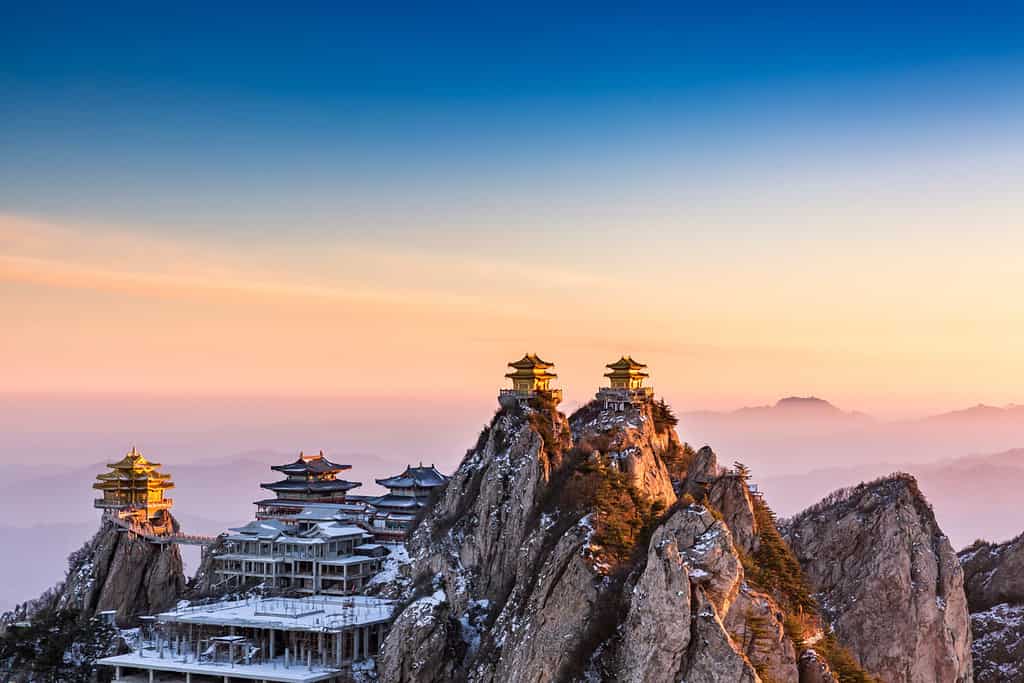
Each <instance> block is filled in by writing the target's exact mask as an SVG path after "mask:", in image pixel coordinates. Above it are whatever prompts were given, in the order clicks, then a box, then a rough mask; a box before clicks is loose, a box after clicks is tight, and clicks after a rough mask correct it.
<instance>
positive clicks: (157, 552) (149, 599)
mask: <svg viewBox="0 0 1024 683" xmlns="http://www.w3.org/2000/svg"><path fill="white" fill-rule="evenodd" d="M161 515H166V517H165V518H164V519H163V520H162V521H160V522H159V523H158V524H157V525H156V526H157V527H161V528H173V529H175V530H177V528H178V526H177V522H176V521H175V520H174V518H173V517H172V516H171V515H170V513H168V512H166V511H164V512H161ZM184 589H185V574H184V569H183V567H182V562H181V554H180V553H179V552H178V547H177V546H176V545H173V544H164V545H158V544H154V543H150V542H148V541H146V540H145V539H143V538H141V537H139V536H136V535H135V534H132V533H129V532H127V531H125V530H124V529H122V528H121V527H119V526H117V525H115V524H113V523H112V522H109V521H103V522H102V524H101V526H100V530H99V531H98V532H97V533H96V535H95V536H93V537H92V538H91V539H90V540H89V541H88V542H86V543H85V545H83V546H82V547H81V548H80V549H79V550H77V551H75V552H74V553H72V555H71V556H70V557H69V558H68V573H67V577H66V578H65V579H64V582H63V583H61V584H58V585H57V586H55V587H54V588H53V589H51V590H49V591H47V593H46V594H44V595H43V596H42V598H40V599H39V600H38V601H36V602H35V603H34V604H33V605H31V607H30V608H29V610H28V611H29V612H32V611H36V610H38V609H42V608H55V609H74V610H78V611H80V613H81V615H82V618H89V617H92V616H93V615H95V614H96V613H98V612H102V611H106V610H116V612H117V620H118V623H119V624H122V625H127V624H130V623H131V622H132V621H133V620H134V618H135V617H137V616H139V615H143V614H153V613H155V612H158V611H160V610H163V609H166V608H168V607H171V606H173V605H174V604H175V602H176V601H177V600H178V598H179V596H181V594H182V592H183V591H184Z"/></svg>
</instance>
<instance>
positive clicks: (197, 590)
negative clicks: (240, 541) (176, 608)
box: [182, 534, 231, 600]
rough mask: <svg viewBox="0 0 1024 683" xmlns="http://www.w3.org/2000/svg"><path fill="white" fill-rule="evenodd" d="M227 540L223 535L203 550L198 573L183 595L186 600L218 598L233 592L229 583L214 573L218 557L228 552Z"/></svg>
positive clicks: (190, 581) (189, 582) (197, 569)
mask: <svg viewBox="0 0 1024 683" xmlns="http://www.w3.org/2000/svg"><path fill="white" fill-rule="evenodd" d="M225 538H226V537H225V535H224V534H221V535H220V536H218V537H217V539H216V540H215V541H214V542H213V543H211V544H210V545H208V546H206V547H205V548H204V549H203V554H202V557H201V558H200V560H199V566H198V567H197V568H196V573H195V574H194V575H193V576H192V578H191V579H189V580H188V585H187V586H186V589H185V592H184V594H183V595H182V597H183V598H185V599H186V600H201V599H205V598H212V597H218V596H221V595H225V594H228V593H230V592H231V591H230V588H229V586H228V583H227V581H225V580H224V579H223V578H220V577H219V576H218V575H217V572H215V571H214V562H215V559H216V557H217V556H218V555H221V554H223V553H225V552H226V551H227V541H226V540H225Z"/></svg>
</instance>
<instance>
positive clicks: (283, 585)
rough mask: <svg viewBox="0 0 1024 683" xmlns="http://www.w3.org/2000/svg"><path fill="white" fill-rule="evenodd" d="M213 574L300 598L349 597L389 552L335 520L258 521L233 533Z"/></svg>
mask: <svg viewBox="0 0 1024 683" xmlns="http://www.w3.org/2000/svg"><path fill="white" fill-rule="evenodd" d="M225 540H226V542H227V548H228V552H226V553H224V554H221V555H218V556H216V558H215V559H214V562H215V570H216V572H217V573H218V575H219V576H220V577H221V578H222V579H223V580H224V581H226V582H227V584H228V585H229V586H230V585H238V586H245V585H255V584H263V585H264V586H265V587H266V588H269V589H276V590H286V591H292V592H298V593H322V594H328V595H349V594H352V593H355V592H358V591H359V590H360V589H361V588H363V586H365V585H366V583H367V582H368V581H369V580H370V578H371V577H372V576H373V575H374V574H376V573H377V572H378V571H380V567H381V563H382V562H383V560H382V558H383V557H384V556H385V555H387V549H386V548H385V547H384V546H382V545H378V544H375V543H373V542H372V541H373V536H372V534H370V533H368V532H367V531H366V530H365V529H363V528H361V527H358V526H355V525H353V524H346V523H345V522H342V521H338V520H336V519H328V520H322V521H313V520H308V521H306V522H296V523H291V524H286V523H284V522H282V521H280V520H276V519H266V520H256V521H254V522H250V523H249V524H246V525H245V526H243V527H237V528H235V529H231V533H230V534H228V535H227V537H226V539H225Z"/></svg>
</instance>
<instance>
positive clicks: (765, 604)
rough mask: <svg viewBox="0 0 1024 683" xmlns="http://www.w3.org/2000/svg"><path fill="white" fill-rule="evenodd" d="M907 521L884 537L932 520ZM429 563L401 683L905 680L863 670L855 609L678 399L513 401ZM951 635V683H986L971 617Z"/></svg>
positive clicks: (429, 547)
mask: <svg viewBox="0 0 1024 683" xmlns="http://www.w3.org/2000/svg"><path fill="white" fill-rule="evenodd" d="M888 504H889V502H887V501H881V502H880V503H879V505H881V506H886V505H888ZM904 520H906V523H907V524H909V525H910V526H908V527H907V528H905V529H904V528H903V527H902V525H903V524H904ZM893 523H894V524H896V525H897V527H896V528H895V529H890V530H883V529H878V528H873V529H869V530H866V531H865V532H864V533H865V534H866V535H867V538H866V539H865V540H866V541H871V538H870V536H871V534H872V533H876V532H877V533H882V532H886V533H888V532H890V531H891V532H893V533H898V534H899V533H910V532H912V531H913V528H912V527H913V525H914V524H916V523H917V522H916V521H915V520H912V519H910V518H906V516H903V515H897V519H894V520H893ZM922 538H927V533H926V534H925V536H922ZM867 547H870V543H868V545H867ZM940 550H942V549H940ZM410 554H411V557H412V562H411V564H410V565H409V566H408V567H407V568H406V569H407V572H408V577H407V578H408V581H407V583H406V584H405V585H406V588H405V590H404V593H405V594H404V600H405V605H404V608H403V609H401V610H400V611H399V613H398V614H397V617H396V620H395V623H394V625H393V628H392V630H391V632H390V634H389V636H388V638H387V640H386V642H385V646H384V651H383V655H382V657H381V661H380V663H379V672H380V680H382V681H389V682H390V681H396V682H397V681H481V682H483V681H488V682H490V681H493V682H499V681H502V682H504V681H509V682H517V681H522V682H526V681H529V682H530V683H537V682H543V681H636V682H640V681H687V683H703V682H711V681H765V682H769V681H772V682H782V681H792V682H797V681H823V682H824V681H869V680H875V679H874V678H873V677H872V676H871V674H872V673H877V674H880V675H881V678H879V679H878V680H886V679H885V677H884V676H885V675H886V673H887V672H888V671H889V669H885V670H878V671H865V670H864V669H863V668H862V667H861V666H860V665H859V664H858V663H857V662H858V659H857V658H855V657H854V656H852V655H851V654H850V652H849V651H848V650H847V649H846V647H845V646H844V644H843V643H841V642H840V640H839V639H838V638H837V635H836V633H838V635H839V637H842V635H843V631H837V632H833V631H832V629H831V628H830V625H829V624H828V623H827V621H826V618H839V617H842V616H843V615H842V614H840V613H836V612H834V611H828V612H825V613H823V612H822V610H821V609H820V608H819V606H818V603H817V601H816V599H815V597H814V595H813V592H812V587H811V584H809V583H808V581H807V579H806V578H805V577H804V573H803V569H802V567H801V565H800V562H799V561H798V559H797V557H796V556H794V554H793V553H792V551H791V550H790V548H789V546H788V545H787V544H786V542H785V541H784V540H783V538H782V536H781V535H780V534H779V532H778V530H777V528H776V525H775V520H774V516H773V515H772V513H771V510H770V509H769V508H768V506H767V504H766V503H765V502H764V501H763V500H762V499H761V498H760V497H758V496H756V495H752V494H751V493H750V491H749V487H748V486H747V483H746V472H745V471H744V469H743V468H742V467H740V468H738V469H733V470H724V469H723V468H721V467H720V466H719V465H718V463H717V459H716V457H715V454H714V453H713V452H712V451H711V449H709V448H707V447H705V448H703V449H701V450H700V451H697V452H694V451H693V450H692V449H690V448H689V447H688V446H686V445H685V444H683V443H681V442H680V440H679V438H678V436H677V435H676V431H675V418H674V417H673V415H672V412H671V410H670V409H669V408H668V407H667V406H666V405H665V404H664V403H645V404H642V405H640V406H632V407H627V409H626V410H625V411H622V412H613V411H609V410H605V409H604V408H603V406H602V405H601V404H599V403H596V402H594V403H590V404H588V405H586V406H584V407H583V408H581V409H580V410H579V411H577V413H575V414H574V415H573V416H572V417H571V418H569V419H566V418H565V417H564V416H563V415H562V414H560V413H559V412H557V411H556V410H555V409H554V407H553V406H551V405H544V404H541V403H536V402H535V403H534V404H533V405H532V407H525V408H524V407H518V406H516V407H510V408H503V409H502V410H500V411H499V412H498V413H497V414H496V415H495V416H494V419H493V420H492V421H491V423H490V424H489V425H488V426H487V427H486V428H485V429H484V430H483V432H482V433H481V434H480V438H479V440H478V442H477V444H476V445H475V446H474V447H473V448H472V449H470V450H469V451H468V452H467V454H466V456H465V458H464V459H463V461H462V463H461V465H460V466H459V468H458V470H457V471H456V472H455V474H454V475H453V476H452V479H451V481H450V482H449V484H448V487H447V489H446V490H445V491H444V494H443V497H442V499H441V500H440V501H439V503H438V504H437V505H436V506H435V508H434V509H433V510H432V511H431V512H430V513H429V514H428V515H427V516H426V518H425V519H424V520H423V521H422V523H421V524H420V525H419V527H418V528H417V529H416V531H415V533H414V535H413V538H412V540H411V547H410ZM942 557H943V559H945V554H942ZM872 560H873V558H872V557H871V553H870V552H868V553H866V556H865V557H863V558H861V560H860V561H862V562H863V563H865V565H867V564H868V563H870V562H871V561H872ZM949 570H950V571H953V570H952V569H951V568H949ZM948 584H949V585H948V586H943V590H945V591H946V592H945V593H944V594H943V595H944V599H945V600H946V601H947V604H949V605H952V607H953V609H959V608H960V607H959V606H961V605H963V604H964V601H963V593H962V586H961V584H960V583H958V582H957V581H956V580H955V578H954V579H952V580H950V581H949V582H948ZM401 587H402V586H401V584H398V588H397V589H401ZM905 588H907V587H905V586H901V587H900V590H903V589H905ZM397 589H396V590H397ZM957 591H959V594H958V595H957V594H956V592H957ZM885 616H886V615H884V613H883V614H881V615H879V614H876V615H873V618H876V619H877V618H885ZM855 618H866V617H860V616H857V617H855ZM901 618H902V615H901ZM943 623H944V624H945V625H946V626H947V627H948V628H949V629H951V630H952V631H954V632H953V633H951V634H950V635H949V640H950V641H951V645H950V646H949V647H950V649H949V652H948V655H949V657H948V658H949V659H950V660H952V663H951V666H953V667H954V668H957V667H959V668H957V674H956V676H957V678H955V679H954V678H949V679H948V680H951V681H952V680H969V676H970V673H969V672H970V668H969V667H970V662H969V658H967V660H966V663H965V662H964V661H963V660H961V659H957V658H958V657H961V656H962V652H963V649H962V648H963V646H964V644H968V645H969V642H970V641H969V631H968V630H967V623H966V620H962V621H957V620H955V619H950V620H946V621H945V622H943ZM844 624H848V625H850V630H851V631H852V630H853V626H852V624H851V622H850V620H849V619H848V620H846V621H844ZM856 642H857V645H858V648H859V651H858V653H857V655H858V657H859V658H860V661H863V662H865V663H867V662H874V661H877V660H880V659H884V660H885V661H886V662H892V661H897V662H899V663H898V664H897V665H894V666H895V667H896V668H897V669H899V670H906V669H909V668H913V660H915V659H916V658H918V657H919V656H920V654H921V652H920V647H919V644H918V639H917V638H910V639H908V641H907V642H906V643H901V642H893V641H890V642H886V643H877V642H876V643H863V642H860V641H856ZM943 646H945V645H943ZM872 647H878V648H881V649H883V650H884V652H885V657H884V658H883V657H882V656H881V654H880V653H878V652H873V651H872V650H871V648H872ZM937 656H938V655H937ZM963 667H966V669H964V668H963ZM893 680H915V681H916V680H924V679H922V678H914V677H911V678H905V679H903V678H901V679H893Z"/></svg>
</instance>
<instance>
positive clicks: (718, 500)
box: [708, 449, 757, 555]
mask: <svg viewBox="0 0 1024 683" xmlns="http://www.w3.org/2000/svg"><path fill="white" fill-rule="evenodd" d="M709 450H710V449H709ZM708 500H709V501H710V503H711V504H712V505H713V506H714V507H715V509H717V510H718V511H719V512H721V513H722V517H723V518H724V519H725V523H726V524H727V525H728V526H729V529H731V530H732V534H733V542H734V543H735V544H736V547H737V548H739V549H740V550H742V551H743V552H745V553H747V554H748V555H749V554H751V553H753V552H754V551H755V550H756V549H757V520H756V518H755V516H754V501H753V500H752V498H751V496H750V489H749V488H748V487H747V482H746V481H744V480H743V478H742V477H740V476H737V475H735V474H728V475H723V476H720V477H718V478H716V479H715V480H714V483H713V484H711V486H710V487H709V488H708Z"/></svg>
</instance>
